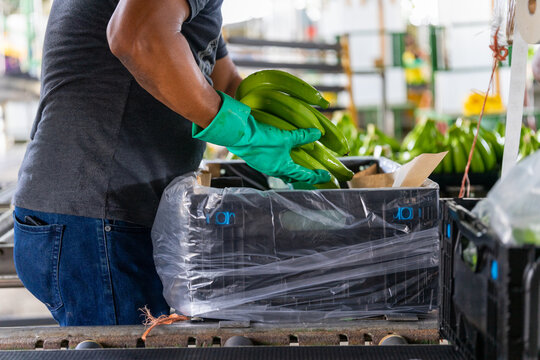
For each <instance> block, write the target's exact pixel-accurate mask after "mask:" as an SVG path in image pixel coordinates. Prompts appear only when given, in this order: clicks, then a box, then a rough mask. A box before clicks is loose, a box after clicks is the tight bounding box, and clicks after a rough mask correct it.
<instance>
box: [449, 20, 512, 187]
mask: <svg viewBox="0 0 540 360" xmlns="http://www.w3.org/2000/svg"><path fill="white" fill-rule="evenodd" d="M499 29H500V27H497V30H496V31H495V34H494V35H493V44H491V45H489V48H490V49H491V51H493V67H492V69H491V77H490V78H489V84H488V88H487V91H486V96H484V102H483V104H482V110H481V111H480V116H479V117H478V124H476V134H475V135H474V140H473V143H472V146H471V150H470V151H469V159H468V160H467V166H466V167H465V173H464V174H463V180H462V181H461V188H460V189H459V197H460V198H462V197H463V196H464V195H465V194H464V193H465V185H466V186H467V197H468V196H469V192H470V181H469V167H470V166H471V161H472V157H473V153H474V148H475V146H476V139H477V138H478V133H479V132H480V122H481V121H482V117H483V116H484V109H485V107H486V101H487V98H488V95H489V90H490V89H491V84H492V83H493V75H495V70H496V69H497V66H499V62H500V61H504V60H506V57H507V56H508V49H507V48H506V47H504V46H503V45H499V41H498V38H497V37H498V35H499Z"/></svg>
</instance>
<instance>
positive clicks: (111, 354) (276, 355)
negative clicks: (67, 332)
mask: <svg viewBox="0 0 540 360" xmlns="http://www.w3.org/2000/svg"><path fill="white" fill-rule="evenodd" d="M0 359H2V360H3V359H5V360H33V359H39V360H49V359H50V360H67V359H70V360H71V359H73V360H87V359H88V360H108V359H120V360H122V359H126V360H128V359H129V360H137V359H145V360H151V359H159V360H168V359H185V360H203V359H204V360H213V359H215V360H243V359H256V360H266V359H268V360H276V359H280V360H288V359H291V360H292V359H294V360H301V359H308V360H319V359H320V360H328V359H332V360H349V359H350V360H352V359H362V360H371V359H373V360H375V359H379V360H382V359H384V360H393V359H396V360H397V359H399V360H403V359H411V360H412V359H415V360H420V359H422V360H429V359H434V360H444V359H456V360H458V359H461V358H460V357H459V355H458V353H457V352H456V351H455V350H454V349H453V347H452V346H449V345H405V346H306V347H290V346H276V347H266V346H260V347H257V346H255V347H238V348H193V349H186V348H167V349H99V350H41V351H37V350H30V351H11V352H10V351H0Z"/></svg>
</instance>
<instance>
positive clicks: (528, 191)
mask: <svg viewBox="0 0 540 360" xmlns="http://www.w3.org/2000/svg"><path fill="white" fill-rule="evenodd" d="M538 174H540V151H537V152H535V153H534V154H532V155H530V156H528V157H526V158H524V159H523V160H522V161H520V162H519V163H518V164H516V165H515V166H514V167H513V168H512V169H511V170H510V171H509V172H508V174H507V175H506V176H505V177H504V178H502V179H501V180H499V181H498V182H497V183H496V184H495V186H493V188H492V189H491V191H490V192H489V193H488V195H487V197H486V198H485V199H483V200H482V201H480V202H479V203H478V204H477V205H476V207H475V208H474V209H473V212H474V213H475V214H476V215H478V216H479V218H480V219H482V220H483V221H484V222H485V223H487V224H489V226H490V228H491V229H493V231H494V232H495V234H497V236H498V237H499V238H500V239H501V241H502V242H503V243H506V244H515V243H521V244H524V243H529V244H535V245H540V176H538Z"/></svg>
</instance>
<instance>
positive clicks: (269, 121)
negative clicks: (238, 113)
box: [251, 109, 315, 150]
mask: <svg viewBox="0 0 540 360" xmlns="http://www.w3.org/2000/svg"><path fill="white" fill-rule="evenodd" d="M251 115H253V117H254V118H255V120H257V121H258V122H260V123H263V124H266V125H270V126H274V127H277V128H278V129H281V130H287V131H292V130H297V129H298V128H297V127H296V126H294V125H293V124H291V123H288V122H287V121H285V120H283V119H281V118H278V117H277V116H275V115H272V114H269V113H267V112H264V111H261V110H257V109H251ZM300 147H301V148H302V149H304V150H313V148H314V147H315V144H314V143H310V144H305V145H302V146H300Z"/></svg>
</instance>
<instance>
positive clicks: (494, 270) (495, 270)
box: [491, 260, 499, 280]
mask: <svg viewBox="0 0 540 360" xmlns="http://www.w3.org/2000/svg"><path fill="white" fill-rule="evenodd" d="M491 278H492V279H493V280H497V279H498V278H499V264H498V263H497V260H493V262H492V263H491Z"/></svg>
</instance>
